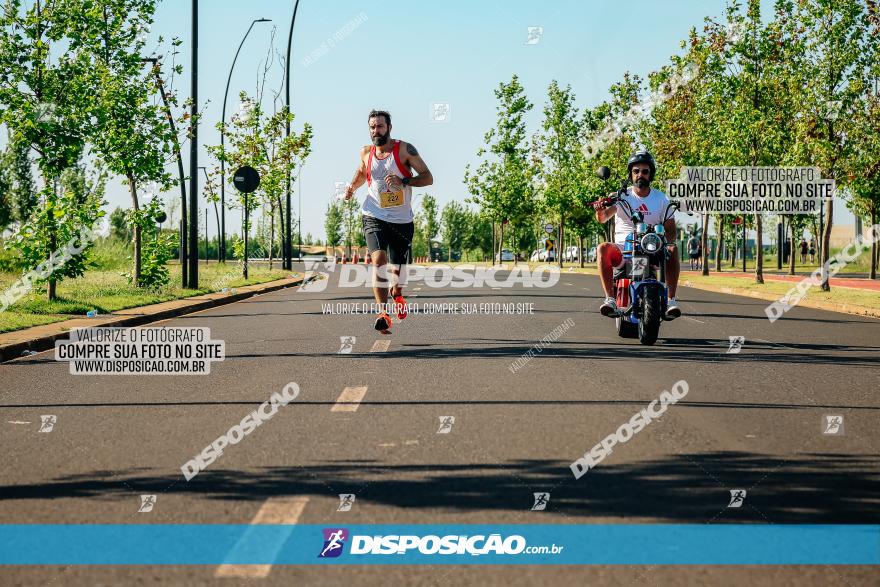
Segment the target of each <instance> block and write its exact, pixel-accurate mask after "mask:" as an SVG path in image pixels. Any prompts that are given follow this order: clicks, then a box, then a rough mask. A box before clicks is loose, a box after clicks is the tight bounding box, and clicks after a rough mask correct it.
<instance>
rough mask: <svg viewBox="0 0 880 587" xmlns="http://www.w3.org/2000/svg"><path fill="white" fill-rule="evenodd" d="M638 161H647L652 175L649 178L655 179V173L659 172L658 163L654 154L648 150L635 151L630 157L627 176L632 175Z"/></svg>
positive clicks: (627, 163) (627, 164)
mask: <svg viewBox="0 0 880 587" xmlns="http://www.w3.org/2000/svg"><path fill="white" fill-rule="evenodd" d="M636 163H647V164H648V167H650V168H651V177H650V178H649V179H652V180H653V179H654V175H655V174H656V173H657V163H656V162H655V161H654V156H653V155H651V153H649V152H648V151H639V152H637V153H633V155H632V156H631V157H630V158H629V161H627V162H626V174H627V176H631V175H632V168H633V165H635V164H636Z"/></svg>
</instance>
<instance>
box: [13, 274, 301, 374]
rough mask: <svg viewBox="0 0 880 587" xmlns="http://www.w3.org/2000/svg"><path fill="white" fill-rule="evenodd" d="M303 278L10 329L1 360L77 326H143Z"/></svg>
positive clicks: (46, 345)
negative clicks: (232, 291)
mask: <svg viewBox="0 0 880 587" xmlns="http://www.w3.org/2000/svg"><path fill="white" fill-rule="evenodd" d="M302 281H303V277H287V278H284V279H276V280H275V281H268V282H266V283H258V284H254V285H246V286H243V287H238V288H234V289H235V290H236V292H235V293H234V294H233V293H223V292H214V293H209V294H201V295H197V296H192V297H190V298H183V299H179V300H170V301H168V302H161V303H159V304H151V305H149V306H140V307H136V308H127V309H125V310H119V311H117V312H114V313H113V314H107V315H106V317H104V316H101V317H99V318H85V317H83V318H72V319H70V320H64V321H63V322H54V323H52V324H45V325H42V326H34V327H32V328H25V329H23V330H15V331H12V332H6V333H3V334H0V363H5V362H7V361H11V360H13V359H18V358H20V357H21V356H22V353H24V352H25V351H35V352H40V351H46V350H49V349H52V348H54V346H55V341H56V340H59V339H66V338H67V337H68V335H69V334H70V331H71V330H72V329H73V328H82V327H96V326H115V327H130V326H140V325H141V324H148V323H150V322H156V321H158V320H166V319H168V318H174V317H176V316H183V315H185V314H192V313H194V312H200V311H202V310H208V309H210V308H215V307H217V306H225V305H226V304H232V303H235V302H239V301H241V300H245V299H247V298H250V297H253V296H255V295H259V294H264V293H269V292H272V291H277V290H279V289H285V288H288V287H293V286H297V285H300V284H301V283H302Z"/></svg>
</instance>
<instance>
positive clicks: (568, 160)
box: [537, 80, 585, 267]
mask: <svg viewBox="0 0 880 587" xmlns="http://www.w3.org/2000/svg"><path fill="white" fill-rule="evenodd" d="M574 100H575V96H574V93H573V92H572V91H571V86H567V87H565V88H564V89H561V88H560V87H559V84H558V83H557V82H556V80H553V82H551V83H550V87H549V88H547V104H546V105H545V106H544V122H543V125H542V128H543V131H544V133H543V134H542V135H540V137H539V139H538V142H539V145H538V149H539V150H540V159H539V160H538V165H537V167H538V169H539V170H540V171H539V173H540V176H541V179H542V180H543V192H544V205H545V206H546V209H547V210H549V211H551V212H552V213H554V214H555V215H556V216H557V218H559V243H560V247H562V245H563V243H564V242H565V218H566V212H567V211H571V210H572V209H573V208H574V207H575V206H576V205H577V204H578V203H579V199H580V195H581V193H582V192H583V189H584V177H583V175H584V172H585V165H584V160H583V159H584V157H583V151H582V146H581V143H580V138H581V129H580V125H579V121H578V109H577V108H576V107H575V106H574ZM563 248H564V247H563ZM557 256H558V261H559V266H560V267H562V263H563V258H562V255H561V254H560V255H557Z"/></svg>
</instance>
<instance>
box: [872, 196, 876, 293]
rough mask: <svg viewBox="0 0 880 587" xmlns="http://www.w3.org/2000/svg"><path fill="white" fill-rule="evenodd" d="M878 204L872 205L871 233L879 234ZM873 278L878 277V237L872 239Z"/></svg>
mask: <svg viewBox="0 0 880 587" xmlns="http://www.w3.org/2000/svg"><path fill="white" fill-rule="evenodd" d="M876 226H877V205H876V204H872V205H871V233H872V234H877V229H876V228H875V227H876ZM871 279H877V239H872V240H871Z"/></svg>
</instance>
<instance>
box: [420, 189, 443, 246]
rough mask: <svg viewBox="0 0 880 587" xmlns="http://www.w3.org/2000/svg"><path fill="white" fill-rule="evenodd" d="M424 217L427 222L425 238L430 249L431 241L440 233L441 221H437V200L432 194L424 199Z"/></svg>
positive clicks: (426, 195)
mask: <svg viewBox="0 0 880 587" xmlns="http://www.w3.org/2000/svg"><path fill="white" fill-rule="evenodd" d="M422 215H423V217H424V220H425V224H424V231H425V238H426V239H427V240H428V246H429V247H430V245H431V243H430V241H431V240H432V239H433V238H434V237H436V236H437V233H438V232H440V221H439V220H438V219H437V200H436V199H435V198H434V196H432V195H431V194H425V195H424V196H423V197H422Z"/></svg>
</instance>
